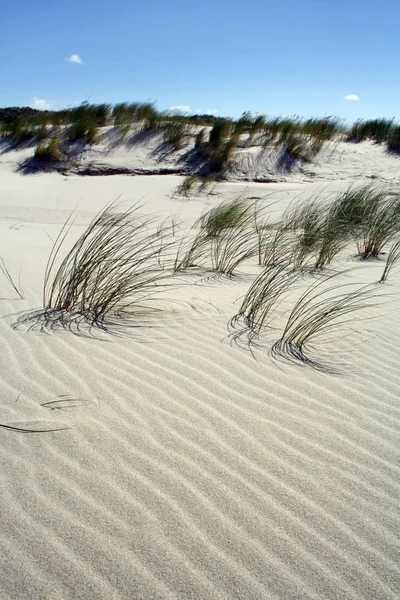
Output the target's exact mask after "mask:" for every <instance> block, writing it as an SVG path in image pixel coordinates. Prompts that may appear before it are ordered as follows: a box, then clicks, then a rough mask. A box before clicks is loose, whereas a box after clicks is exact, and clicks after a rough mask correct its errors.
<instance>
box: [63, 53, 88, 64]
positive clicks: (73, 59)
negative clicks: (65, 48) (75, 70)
mask: <svg viewBox="0 0 400 600" xmlns="http://www.w3.org/2000/svg"><path fill="white" fill-rule="evenodd" d="M67 62H70V63H75V64H76V65H84V64H85V63H84V62H83V60H82V58H81V57H80V56H79V54H71V56H68V58H67Z"/></svg>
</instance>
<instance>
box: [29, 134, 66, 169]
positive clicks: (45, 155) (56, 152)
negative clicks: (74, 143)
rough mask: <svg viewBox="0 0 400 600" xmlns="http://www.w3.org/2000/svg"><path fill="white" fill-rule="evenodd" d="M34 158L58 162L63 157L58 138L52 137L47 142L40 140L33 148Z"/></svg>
mask: <svg viewBox="0 0 400 600" xmlns="http://www.w3.org/2000/svg"><path fill="white" fill-rule="evenodd" d="M35 158H37V159H38V160H40V161H42V162H52V163H58V162H61V161H62V160H63V159H64V154H63V152H62V150H61V145H60V140H59V138H57V137H53V138H52V139H51V140H49V141H48V142H41V143H40V144H39V145H38V146H37V148H36V150H35Z"/></svg>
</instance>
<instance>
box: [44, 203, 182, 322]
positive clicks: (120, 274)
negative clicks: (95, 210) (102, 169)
mask: <svg viewBox="0 0 400 600" xmlns="http://www.w3.org/2000/svg"><path fill="white" fill-rule="evenodd" d="M116 209H117V207H116V206H115V204H111V205H109V206H107V207H106V208H105V209H103V210H102V211H101V212H100V213H99V214H98V215H97V216H96V217H95V218H94V219H93V221H92V222H91V223H90V225H89V226H88V227H87V229H86V230H85V231H84V232H83V233H82V235H81V236H80V237H79V239H78V240H77V241H76V242H75V244H74V245H73V246H72V248H71V249H70V250H69V251H68V252H67V254H66V256H65V258H64V259H63V260H62V262H61V264H60V265H59V266H58V267H56V263H57V262H58V256H59V254H60V252H61V249H62V247H63V244H64V242H65V238H66V236H67V234H68V232H69V230H70V226H71V222H68V223H67V224H66V225H65V226H64V228H63V229H62V231H61V233H60V235H59V236H58V238H57V240H56V242H55V244H54V247H53V249H52V252H51V254H50V256H49V260H48V263H47V268H46V272H45V281H44V291H43V302H44V311H43V318H44V319H48V320H49V321H51V320H52V318H54V316H55V317H56V318H59V317H60V316H61V319H62V320H68V319H74V318H79V319H83V320H84V321H85V322H86V323H88V324H89V325H90V326H97V327H105V326H106V321H107V317H108V316H110V315H113V316H114V317H120V316H123V315H124V314H125V313H126V312H127V311H130V310H131V309H133V308H135V307H136V308H138V309H141V308H143V303H145V302H146V301H147V300H148V299H149V297H152V296H153V295H154V294H155V293H156V292H157V291H159V286H158V284H159V282H160V281H161V280H164V279H165V278H166V277H167V276H168V274H167V272H166V271H165V270H164V269H163V268H162V267H161V257H163V260H168V259H167V258H166V257H167V254H166V251H167V249H168V248H169V247H170V245H171V242H170V241H168V239H167V238H168V235H169V231H164V232H160V231H159V230H157V231H152V230H151V222H150V221H148V220H146V219H143V218H141V217H140V216H139V215H138V207H137V206H134V207H133V208H129V209H127V210H125V211H122V212H119V211H118V210H116Z"/></svg>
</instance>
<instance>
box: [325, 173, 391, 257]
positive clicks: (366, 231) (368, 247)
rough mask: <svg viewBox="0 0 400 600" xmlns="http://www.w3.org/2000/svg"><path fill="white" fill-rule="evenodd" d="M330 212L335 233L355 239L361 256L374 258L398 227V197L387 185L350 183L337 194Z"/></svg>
mask: <svg viewBox="0 0 400 600" xmlns="http://www.w3.org/2000/svg"><path fill="white" fill-rule="evenodd" d="M332 213H333V220H334V221H335V227H336V229H337V231H338V235H339V232H341V234H342V235H343V236H348V237H350V238H352V239H353V240H354V241H355V243H356V246H357V252H358V254H359V256H360V258H362V259H368V258H377V257H378V255H379V254H380V252H381V250H382V248H383V246H384V245H385V244H386V243H387V242H388V241H389V240H390V239H391V238H392V237H393V236H394V235H395V234H396V233H397V232H398V231H399V228H400V221H399V216H400V197H399V196H398V195H392V194H391V193H389V190H388V189H386V188H380V187H374V186H371V185H366V186H362V187H358V188H355V187H351V188H349V189H348V190H345V191H344V192H342V193H340V194H339V196H338V197H337V198H336V200H335V201H334V203H333V206H332Z"/></svg>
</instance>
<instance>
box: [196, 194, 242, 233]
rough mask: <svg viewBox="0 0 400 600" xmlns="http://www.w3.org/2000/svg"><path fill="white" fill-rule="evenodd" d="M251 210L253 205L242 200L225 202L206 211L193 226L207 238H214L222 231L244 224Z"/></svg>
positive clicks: (236, 199)
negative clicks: (202, 231)
mask: <svg viewBox="0 0 400 600" xmlns="http://www.w3.org/2000/svg"><path fill="white" fill-rule="evenodd" d="M252 210H253V205H252V204H249V203H248V202H246V200H243V199H242V198H235V199H234V200H227V201H225V202H222V203H221V204H218V205H217V206H214V207H213V208H211V209H210V210H208V211H207V212H206V213H205V214H204V215H202V216H201V217H200V219H198V221H197V222H196V224H195V225H197V226H199V227H200V228H201V229H203V230H205V232H206V234H207V235H208V237H215V236H217V235H218V234H219V233H221V231H223V230H224V229H231V228H234V227H238V226H239V225H241V224H243V223H246V222H247V220H248V218H249V215H250V214H252V213H251V211H252Z"/></svg>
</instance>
